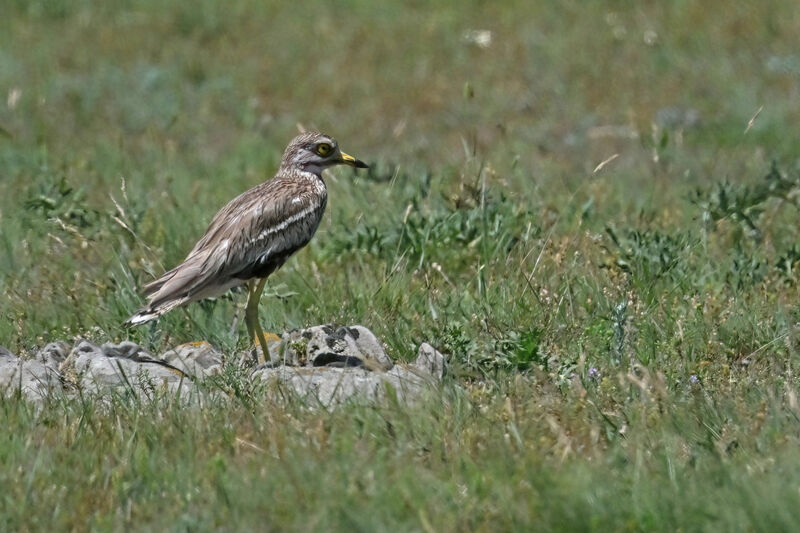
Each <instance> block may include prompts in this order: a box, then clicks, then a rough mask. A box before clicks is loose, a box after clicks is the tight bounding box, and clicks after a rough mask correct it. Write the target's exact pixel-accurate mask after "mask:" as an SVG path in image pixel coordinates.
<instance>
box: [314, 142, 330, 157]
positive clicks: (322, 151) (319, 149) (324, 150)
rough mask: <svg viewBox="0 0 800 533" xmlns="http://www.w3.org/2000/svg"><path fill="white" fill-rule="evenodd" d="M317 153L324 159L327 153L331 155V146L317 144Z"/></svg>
mask: <svg viewBox="0 0 800 533" xmlns="http://www.w3.org/2000/svg"><path fill="white" fill-rule="evenodd" d="M317 153H318V154H319V155H321V156H322V157H325V156H326V155H328V154H329V153H331V145H330V144H328V143H319V144H318V145H317Z"/></svg>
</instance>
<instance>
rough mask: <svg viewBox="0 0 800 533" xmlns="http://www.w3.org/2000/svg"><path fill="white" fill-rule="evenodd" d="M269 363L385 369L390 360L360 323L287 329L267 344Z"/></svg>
mask: <svg viewBox="0 0 800 533" xmlns="http://www.w3.org/2000/svg"><path fill="white" fill-rule="evenodd" d="M269 349H270V361H269V364H270V365H271V366H279V365H289V366H310V367H322V366H327V367H339V368H344V367H366V368H369V369H379V370H388V369H390V368H392V364H393V363H392V360H391V359H390V358H389V356H387V355H386V351H385V350H384V349H383V346H382V345H381V343H380V341H378V339H377V338H376V337H375V335H374V334H373V333H372V332H371V331H370V330H368V329H367V328H365V327H364V326H352V327H339V328H335V327H334V326H331V325H324V326H313V327H310V328H305V329H299V330H293V331H289V332H286V333H284V334H283V336H282V338H281V342H279V343H277V342H276V343H273V344H271V345H270V346H269Z"/></svg>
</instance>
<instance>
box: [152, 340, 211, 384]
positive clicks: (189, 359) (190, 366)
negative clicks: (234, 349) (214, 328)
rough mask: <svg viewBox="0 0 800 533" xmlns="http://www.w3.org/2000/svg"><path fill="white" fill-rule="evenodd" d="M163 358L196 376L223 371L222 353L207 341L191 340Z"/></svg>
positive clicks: (202, 376) (200, 376) (162, 357)
mask: <svg viewBox="0 0 800 533" xmlns="http://www.w3.org/2000/svg"><path fill="white" fill-rule="evenodd" d="M161 359H162V360H164V361H166V362H167V363H169V364H171V365H172V366H174V367H175V368H178V369H180V370H181V371H183V372H185V373H186V374H188V375H190V376H192V377H194V378H204V377H206V376H212V375H215V374H219V373H220V372H221V371H222V354H221V353H219V352H218V351H217V350H215V349H214V347H213V346H211V345H210V344H209V343H207V342H205V341H204V342H189V343H186V344H181V345H180V346H176V347H175V348H173V349H172V350H170V351H168V352H166V353H164V354H163V355H162V356H161Z"/></svg>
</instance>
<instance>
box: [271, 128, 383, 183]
mask: <svg viewBox="0 0 800 533" xmlns="http://www.w3.org/2000/svg"><path fill="white" fill-rule="evenodd" d="M334 165H349V166H351V167H355V168H367V167H368V165H367V164H366V163H364V162H363V161H361V160H359V159H356V158H355V157H353V156H351V155H347V154H346V153H344V152H342V151H341V150H340V149H339V144H338V143H337V142H336V140H335V139H333V138H332V137H329V136H327V135H324V134H322V133H318V132H315V131H310V132H306V133H302V134H300V135H298V136H297V137H295V138H294V139H292V142H290V143H289V146H287V147H286V151H285V152H284V153H283V159H282V160H281V168H283V169H290V168H297V169H300V170H304V171H306V172H312V173H314V174H317V175H320V174H321V173H322V171H323V170H325V169H326V168H328V167H332V166H334Z"/></svg>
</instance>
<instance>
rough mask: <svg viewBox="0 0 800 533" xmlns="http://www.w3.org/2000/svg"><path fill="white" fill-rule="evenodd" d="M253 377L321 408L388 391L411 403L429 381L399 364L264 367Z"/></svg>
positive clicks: (368, 398) (370, 399)
mask: <svg viewBox="0 0 800 533" xmlns="http://www.w3.org/2000/svg"><path fill="white" fill-rule="evenodd" d="M253 377H254V378H257V379H261V380H263V381H264V382H266V383H267V384H270V385H272V386H277V387H278V388H280V387H287V388H288V389H289V390H290V391H292V392H293V393H294V394H297V395H298V396H299V397H300V398H302V399H304V400H306V401H311V402H313V403H319V405H322V406H324V407H329V406H333V405H337V404H340V403H343V402H345V401H361V402H367V403H372V402H376V401H381V400H383V399H385V398H386V396H387V394H390V393H391V394H394V395H395V396H396V398H397V400H398V401H399V402H402V403H410V402H413V400H414V399H415V398H417V397H418V396H419V394H420V393H421V392H422V390H423V389H424V388H427V387H428V385H429V384H430V383H429V381H428V380H425V379H424V378H422V377H421V376H420V375H419V374H418V373H417V372H413V371H412V370H409V369H408V368H404V367H403V366H400V365H395V366H394V367H392V369H391V370H389V371H388V372H380V371H378V372H373V371H370V370H367V369H366V368H343V367H340V368H337V367H313V368H309V367H290V366H280V367H266V368H261V369H259V370H256V371H255V372H254V373H253ZM390 391H391V392H390Z"/></svg>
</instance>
